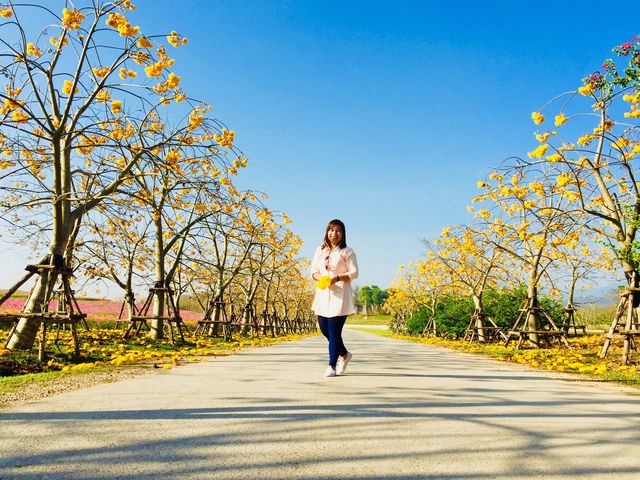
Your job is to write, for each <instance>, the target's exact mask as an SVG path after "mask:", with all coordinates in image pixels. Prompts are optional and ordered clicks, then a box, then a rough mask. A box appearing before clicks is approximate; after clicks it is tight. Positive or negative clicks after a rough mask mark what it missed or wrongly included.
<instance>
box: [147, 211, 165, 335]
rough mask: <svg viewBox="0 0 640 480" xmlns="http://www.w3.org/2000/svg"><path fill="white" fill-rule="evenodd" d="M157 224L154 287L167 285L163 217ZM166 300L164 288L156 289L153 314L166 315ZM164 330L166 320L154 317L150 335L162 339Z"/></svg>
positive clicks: (155, 315) (157, 315)
mask: <svg viewBox="0 0 640 480" xmlns="http://www.w3.org/2000/svg"><path fill="white" fill-rule="evenodd" d="M155 224H156V232H155V234H156V238H155V249H156V258H155V277H156V282H155V285H154V287H156V288H162V287H166V286H167V285H165V273H164V239H163V236H162V219H161V218H160V217H159V218H158V220H156V221H155ZM164 301H165V292H164V291H163V290H155V291H154V295H153V316H154V317H162V316H164ZM163 330H164V320H162V318H154V319H152V320H151V330H150V331H149V336H150V337H151V338H153V339H154V340H162V337H163V334H164V332H163Z"/></svg>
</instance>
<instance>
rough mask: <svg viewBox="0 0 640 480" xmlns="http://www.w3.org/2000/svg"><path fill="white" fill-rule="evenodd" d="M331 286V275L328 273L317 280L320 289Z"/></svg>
mask: <svg viewBox="0 0 640 480" xmlns="http://www.w3.org/2000/svg"><path fill="white" fill-rule="evenodd" d="M330 286H331V277H329V276H327V275H323V276H322V277H320V278H319V279H318V281H317V282H316V287H318V288H319V289H320V290H324V289H325V288H328V287H330Z"/></svg>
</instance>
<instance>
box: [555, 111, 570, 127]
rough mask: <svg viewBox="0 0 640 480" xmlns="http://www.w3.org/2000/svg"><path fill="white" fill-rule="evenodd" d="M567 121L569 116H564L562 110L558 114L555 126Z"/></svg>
mask: <svg viewBox="0 0 640 480" xmlns="http://www.w3.org/2000/svg"><path fill="white" fill-rule="evenodd" d="M566 121H567V117H565V116H564V113H562V112H560V113H559V114H558V115H556V121H555V126H556V127H559V126H560V125H562V124H563V123H565V122H566Z"/></svg>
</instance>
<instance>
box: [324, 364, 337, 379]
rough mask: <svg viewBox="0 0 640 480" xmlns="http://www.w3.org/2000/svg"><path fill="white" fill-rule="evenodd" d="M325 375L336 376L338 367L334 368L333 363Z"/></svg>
mask: <svg viewBox="0 0 640 480" xmlns="http://www.w3.org/2000/svg"><path fill="white" fill-rule="evenodd" d="M324 376H325V377H335V376H336V369H335V368H333V367H332V366H331V365H329V366H328V367H327V371H326V372H324Z"/></svg>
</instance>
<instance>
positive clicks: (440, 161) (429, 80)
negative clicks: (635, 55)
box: [0, 0, 640, 288]
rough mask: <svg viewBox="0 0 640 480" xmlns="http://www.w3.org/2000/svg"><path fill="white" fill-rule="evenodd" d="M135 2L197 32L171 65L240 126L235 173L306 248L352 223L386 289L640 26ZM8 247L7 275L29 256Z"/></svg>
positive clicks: (285, 5)
mask: <svg viewBox="0 0 640 480" xmlns="http://www.w3.org/2000/svg"><path fill="white" fill-rule="evenodd" d="M134 3H136V5H137V6H138V10H137V11H136V12H134V14H132V15H131V16H130V20H131V22H132V23H133V24H134V25H140V26H141V27H142V29H143V31H144V32H145V33H149V34H151V33H164V32H168V31H170V30H177V31H178V32H179V33H181V34H183V35H185V36H187V37H188V38H189V45H187V46H186V47H184V48H182V49H180V50H178V51H176V50H172V51H171V53H172V54H174V56H175V58H176V65H175V67H174V68H175V71H176V73H177V74H178V75H180V76H181V77H182V83H181V85H182V86H183V87H184V88H185V89H187V90H188V92H189V93H190V95H191V96H194V97H196V98H202V99H205V100H208V101H209V102H211V103H212V104H213V105H214V114H215V115H216V117H217V118H219V119H220V120H222V121H223V122H225V123H226V124H227V125H228V126H229V127H230V128H231V129H233V130H235V131H236V132H237V133H236V144H237V146H238V147H239V148H241V149H242V150H243V151H244V152H245V153H246V154H247V155H248V156H249V159H250V162H249V168H248V169H247V170H245V171H244V172H242V180H240V181H239V184H240V185H241V186H243V187H248V188H254V189H257V190H263V191H266V192H267V193H269V195H270V200H269V205H270V207H272V208H274V209H277V210H283V211H285V212H287V213H288V214H289V215H290V216H291V217H292V219H293V221H294V225H293V228H294V230H295V231H296V232H298V233H299V234H300V235H301V237H302V238H303V240H304V241H305V245H304V247H303V251H302V253H303V254H305V255H307V256H311V255H312V253H313V250H314V248H315V247H316V246H317V245H318V244H319V242H320V241H321V238H322V235H323V233H324V227H325V225H326V223H327V221H328V220H330V219H331V218H334V217H337V218H341V219H342V220H344V221H345V223H346V225H347V235H348V236H347V239H348V242H349V244H350V245H351V246H353V247H354V248H355V249H356V252H357V253H358V258H359V262H360V268H361V278H360V280H359V281H358V282H357V283H359V284H360V285H367V284H368V285H370V284H377V285H379V286H381V287H383V288H385V287H387V286H388V285H389V283H390V282H391V280H392V279H393V277H394V275H395V273H396V269H397V266H398V265H400V264H403V263H407V262H409V261H412V260H414V259H415V258H417V257H418V256H419V255H420V254H421V252H422V245H421V238H432V237H434V236H435V235H437V234H438V233H439V232H440V230H441V229H442V227H443V226H445V225H454V224H457V223H465V222H470V221H471V218H470V216H469V214H468V213H467V211H466V209H465V206H466V205H467V204H468V203H469V200H470V198H471V197H472V196H473V195H475V194H476V185H475V184H476V181H477V180H479V179H481V178H484V177H485V175H486V174H487V173H488V172H489V170H490V168H491V167H493V166H496V165H497V164H499V163H500V162H501V161H502V160H503V159H505V158H506V157H509V156H511V155H524V154H525V153H526V152H527V151H528V150H530V149H531V147H532V145H534V143H535V140H534V138H533V136H532V134H531V133H532V131H533V130H534V125H533V123H532V122H531V121H530V114H531V111H533V110H536V109H538V108H539V107H540V106H541V105H542V104H544V103H545V102H546V101H547V100H549V99H550V98H552V97H553V96H555V95H556V94H559V93H562V92H564V91H567V90H570V89H575V88H577V87H578V86H579V82H580V79H581V78H582V77H583V76H584V75H586V74H588V73H591V72H592V71H593V70H594V69H596V68H598V67H599V66H600V65H601V63H602V60H603V59H604V58H607V57H609V56H610V51H611V48H612V47H613V46H614V45H617V44H620V43H622V42H624V41H627V40H629V39H630V38H631V37H633V35H634V34H638V33H640V22H638V20H637V19H638V18H640V15H639V14H640V4H639V3H634V2H626V3H619V4H602V2H595V1H581V2H577V1H568V2H561V1H554V2H549V1H539V2H535V3H534V2H518V1H495V2H465V1H453V2H449V3H448V4H445V3H444V2H436V1H396V2H386V1H385V2H381V1H367V2H365V1H349V0H340V1H304V0H298V1H258V0H224V1H204V0H201V1H196V0H182V2H181V7H180V8H176V3H177V2H175V1H168V0H153V1H152V0H139V1H137V2H134ZM616 5H617V6H616ZM2 257H4V260H5V265H7V266H9V268H10V269H11V271H12V273H11V275H10V277H9V278H7V277H5V278H3V279H2V280H3V281H2V282H1V283H2V285H0V286H3V287H6V286H8V285H9V284H11V283H12V282H13V279H14V278H17V276H18V275H20V274H21V273H20V270H19V269H21V268H22V267H23V261H22V260H21V259H19V258H16V256H15V255H14V254H13V253H11V252H10V251H6V252H5V253H4V254H1V255H0V259H2ZM3 277H4V276H3Z"/></svg>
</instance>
